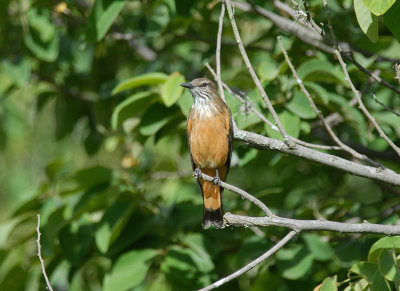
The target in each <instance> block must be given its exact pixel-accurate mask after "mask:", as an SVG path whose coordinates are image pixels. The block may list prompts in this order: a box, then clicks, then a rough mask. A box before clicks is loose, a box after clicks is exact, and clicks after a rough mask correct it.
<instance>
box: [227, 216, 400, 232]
mask: <svg viewBox="0 0 400 291" xmlns="http://www.w3.org/2000/svg"><path fill="white" fill-rule="evenodd" d="M224 219H225V220H226V221H227V222H228V224H231V225H237V226H246V227H251V226H264V227H265V226H278V227H285V228H289V229H293V230H296V231H315V230H327V231H334V232H339V233H374V234H382V235H400V225H385V224H375V223H369V222H367V221H364V222H363V223H345V222H335V221H329V220H299V219H290V218H283V217H279V216H272V217H249V216H242V215H235V214H232V213H229V212H228V213H226V214H225V215H224Z"/></svg>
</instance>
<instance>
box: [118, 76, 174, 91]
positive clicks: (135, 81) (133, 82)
mask: <svg viewBox="0 0 400 291" xmlns="http://www.w3.org/2000/svg"><path fill="white" fill-rule="evenodd" d="M167 78H168V75H167V74H164V73H159V72H154V73H147V74H143V75H139V76H137V77H133V78H130V79H128V80H125V81H123V82H122V83H120V84H118V85H117V86H116V87H115V88H114V89H113V90H112V95H115V94H117V93H119V92H122V91H125V90H129V89H134V88H137V87H141V86H155V85H158V84H160V83H164V82H165V81H166V80H167Z"/></svg>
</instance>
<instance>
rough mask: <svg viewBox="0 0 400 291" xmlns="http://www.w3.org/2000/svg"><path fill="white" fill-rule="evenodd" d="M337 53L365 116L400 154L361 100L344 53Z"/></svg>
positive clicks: (399, 153) (399, 152) (398, 151)
mask: <svg viewBox="0 0 400 291" xmlns="http://www.w3.org/2000/svg"><path fill="white" fill-rule="evenodd" d="M335 55H336V56H337V58H338V60H339V63H340V65H341V67H342V70H343V72H344V75H345V77H346V81H347V83H348V84H349V86H350V89H351V91H353V93H354V96H355V97H356V98H357V101H358V106H359V108H360V109H361V111H362V112H363V113H364V114H365V116H367V117H368V119H369V120H370V121H371V123H372V124H373V125H374V127H375V128H376V130H377V131H378V132H379V135H380V136H381V137H382V138H383V139H384V140H385V141H386V142H387V143H388V144H389V146H390V147H391V148H392V149H393V150H394V151H395V152H396V153H397V154H398V155H399V156H400V148H398V147H397V146H396V145H395V144H394V142H392V141H391V140H390V139H389V138H388V136H387V135H386V134H385V132H384V131H383V130H382V128H381V127H380V126H379V124H378V123H377V122H376V120H375V118H374V117H373V116H372V115H371V113H369V111H368V110H367V108H366V107H365V105H364V103H363V102H362V100H361V94H360V92H359V91H358V90H357V89H356V87H354V84H353V82H352V81H351V79H350V76H349V72H348V71H347V69H346V64H345V62H344V61H343V58H342V55H341V54H340V53H339V51H338V50H336V51H335Z"/></svg>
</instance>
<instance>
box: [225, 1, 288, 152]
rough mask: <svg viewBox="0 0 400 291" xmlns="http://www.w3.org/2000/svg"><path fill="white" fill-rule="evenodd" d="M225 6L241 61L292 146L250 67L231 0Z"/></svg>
mask: <svg viewBox="0 0 400 291" xmlns="http://www.w3.org/2000/svg"><path fill="white" fill-rule="evenodd" d="M226 8H227V10H228V14H229V19H230V21H231V25H232V29H233V34H234V35H235V39H236V42H237V45H238V47H239V50H240V53H241V55H242V58H243V61H244V62H245V64H246V67H247V69H248V70H249V73H250V75H251V77H252V79H253V81H254V84H255V85H256V87H257V89H258V91H259V92H260V94H261V97H262V98H263V100H264V102H265V104H266V105H267V107H268V110H269V112H270V113H271V115H272V117H273V119H274V121H275V123H276V125H277V127H278V129H279V132H280V133H281V134H282V136H283V138H284V139H285V141H286V142H287V143H288V145H290V146H294V144H295V143H294V141H293V140H292V139H291V138H290V137H289V136H288V134H287V133H286V130H285V128H284V127H283V125H282V123H281V121H280V120H279V117H278V115H277V114H276V112H275V109H274V107H273V106H272V104H271V101H270V100H269V97H268V95H267V93H266V92H265V91H264V88H263V87H262V85H261V82H260V80H259V79H258V77H257V75H256V73H255V71H254V69H253V67H252V65H251V63H250V60H249V57H248V56H247V53H246V50H245V48H244V45H243V42H242V40H241V38H240V34H239V30H238V27H237V25H236V21H235V17H234V15H233V10H232V6H231V1H230V0H226Z"/></svg>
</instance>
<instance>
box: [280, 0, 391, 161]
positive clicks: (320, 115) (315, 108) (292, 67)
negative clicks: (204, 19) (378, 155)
mask: <svg viewBox="0 0 400 291" xmlns="http://www.w3.org/2000/svg"><path fill="white" fill-rule="evenodd" d="M325 1H326V0H324V3H325ZM332 33H333V32H332ZM333 36H334V35H333ZM278 44H279V47H280V49H281V51H282V53H283V56H284V57H285V60H286V63H287V64H288V65H289V68H290V70H291V71H292V74H293V77H294V78H295V79H296V82H297V84H298V85H299V86H300V90H301V91H302V92H303V93H304V95H305V96H306V97H307V99H308V101H309V102H310V104H311V107H312V109H313V110H314V111H315V113H317V116H318V118H319V119H320V120H321V122H322V124H323V126H324V127H325V130H326V131H327V132H328V134H329V135H330V137H331V138H332V139H333V140H334V141H335V142H336V144H337V145H338V146H339V147H340V148H342V149H343V150H344V151H346V152H348V153H349V154H351V155H352V156H353V157H355V158H357V159H359V160H363V161H366V162H367V163H369V164H370V165H372V166H375V167H381V168H384V166H383V165H381V164H379V163H377V162H375V161H373V160H371V159H370V158H368V157H367V156H366V155H362V154H360V153H358V152H357V151H355V150H354V149H352V148H351V147H349V146H348V145H346V144H344V143H343V142H342V141H341V140H340V139H339V137H338V136H337V135H336V134H335V133H334V132H333V130H332V128H331V127H330V126H329V124H328V122H327V121H326V120H325V118H324V116H323V115H322V112H321V110H319V109H318V107H317V105H316V104H315V102H314V100H313V99H312V97H311V95H310V93H309V92H308V90H307V89H306V87H305V86H304V84H303V81H302V80H301V79H300V77H299V75H298V74H297V72H296V69H295V68H294V66H293V64H292V62H291V61H290V58H289V56H288V54H287V51H286V50H285V48H284V47H283V44H282V41H281V38H280V36H278Z"/></svg>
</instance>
